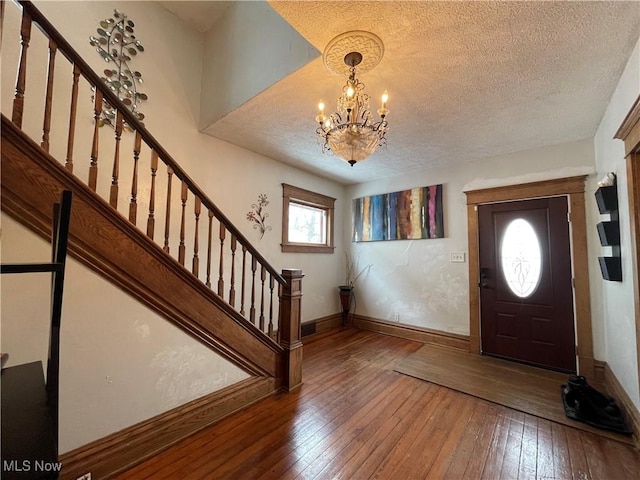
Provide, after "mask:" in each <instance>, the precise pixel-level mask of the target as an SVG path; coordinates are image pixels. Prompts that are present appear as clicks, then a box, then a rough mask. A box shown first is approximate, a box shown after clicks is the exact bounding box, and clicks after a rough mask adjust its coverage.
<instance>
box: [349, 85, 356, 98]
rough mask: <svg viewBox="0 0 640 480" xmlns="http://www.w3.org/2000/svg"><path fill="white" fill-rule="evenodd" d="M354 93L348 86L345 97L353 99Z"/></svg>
mask: <svg viewBox="0 0 640 480" xmlns="http://www.w3.org/2000/svg"><path fill="white" fill-rule="evenodd" d="M354 93H355V90H354V89H353V87H352V86H351V85H349V87H348V88H347V97H353V94H354Z"/></svg>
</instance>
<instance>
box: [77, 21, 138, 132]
mask: <svg viewBox="0 0 640 480" xmlns="http://www.w3.org/2000/svg"><path fill="white" fill-rule="evenodd" d="M134 26H135V24H134V23H133V21H132V20H129V18H128V17H127V14H126V13H123V12H121V11H119V10H114V11H113V17H112V18H107V19H105V20H102V21H101V22H100V26H99V27H98V29H97V30H96V32H97V33H98V36H95V35H92V36H91V37H90V38H89V43H90V45H91V46H93V47H96V51H97V52H98V53H99V54H100V56H101V57H102V58H103V59H104V61H105V62H107V63H109V64H110V65H111V67H112V68H107V69H105V70H104V75H105V76H104V77H102V80H103V81H104V82H105V83H106V84H107V85H108V86H109V88H110V89H111V91H112V92H113V93H115V94H116V95H117V96H118V98H120V100H122V103H124V104H125V105H126V106H127V107H128V108H129V110H130V111H131V112H132V113H133V114H134V115H135V116H136V118H137V119H138V120H140V121H142V120H143V119H144V114H143V113H142V112H140V111H139V110H138V105H139V103H140V102H141V101H144V100H147V95H146V94H144V93H142V92H140V91H139V90H138V87H139V85H140V84H142V74H141V73H140V72H139V71H137V70H132V69H131V68H130V67H129V62H130V61H131V60H132V59H133V58H134V57H135V56H136V55H137V54H138V52H144V47H143V46H142V43H140V41H139V40H137V39H136V36H135V34H134V31H133V27H134ZM116 114H117V111H116V109H115V108H114V107H113V106H111V105H109V104H108V102H106V101H105V107H104V109H103V110H102V114H101V116H100V126H102V125H111V126H114V125H115V122H116Z"/></svg>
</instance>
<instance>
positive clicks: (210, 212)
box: [205, 210, 213, 288]
mask: <svg viewBox="0 0 640 480" xmlns="http://www.w3.org/2000/svg"><path fill="white" fill-rule="evenodd" d="M212 238H213V212H212V211H211V210H209V232H208V234H207V281H206V283H205V284H206V285H207V287H209V288H211V242H212V240H211V239H212Z"/></svg>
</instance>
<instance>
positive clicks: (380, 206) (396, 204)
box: [352, 184, 444, 242]
mask: <svg viewBox="0 0 640 480" xmlns="http://www.w3.org/2000/svg"><path fill="white" fill-rule="evenodd" d="M442 237H444V222H443V215H442V184H440V185H432V186H430V187H419V188H412V189H411V190H403V191H401V192H393V193H384V194H381V195H371V196H369V197H362V198H356V199H355V200H353V234H352V241H354V242H373V241H377V240H411V239H422V238H442Z"/></svg>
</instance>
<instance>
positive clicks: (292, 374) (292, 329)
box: [278, 269, 304, 391]
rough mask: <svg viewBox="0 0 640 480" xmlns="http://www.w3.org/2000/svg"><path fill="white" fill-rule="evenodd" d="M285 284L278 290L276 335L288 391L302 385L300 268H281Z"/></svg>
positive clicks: (301, 276)
mask: <svg viewBox="0 0 640 480" xmlns="http://www.w3.org/2000/svg"><path fill="white" fill-rule="evenodd" d="M282 276H283V277H284V280H285V282H286V283H285V284H284V285H283V286H282V289H281V292H280V317H279V318H280V325H278V336H279V337H280V345H281V346H282V347H283V348H284V350H285V360H284V370H285V372H284V388H285V389H286V390H288V391H291V390H293V389H294V388H296V387H299V386H300V385H302V342H301V341H300V334H301V322H300V318H301V304H302V278H303V277H304V275H303V274H302V270H295V269H285V270H282Z"/></svg>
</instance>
